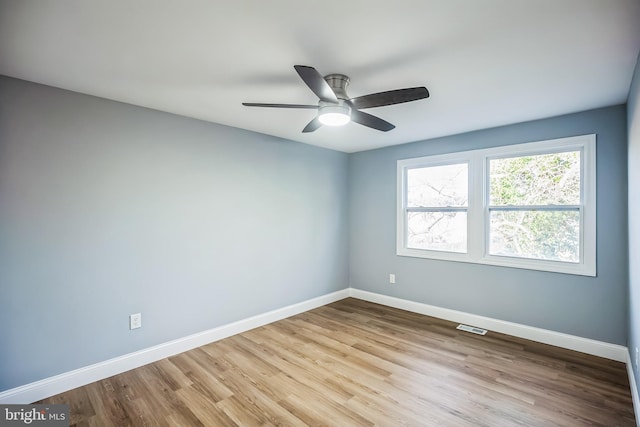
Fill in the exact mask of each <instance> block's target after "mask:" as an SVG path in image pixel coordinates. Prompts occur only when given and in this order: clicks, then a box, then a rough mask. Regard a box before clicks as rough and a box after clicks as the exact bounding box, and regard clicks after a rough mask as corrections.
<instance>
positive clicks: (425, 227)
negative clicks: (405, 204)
mask: <svg viewBox="0 0 640 427" xmlns="http://www.w3.org/2000/svg"><path fill="white" fill-rule="evenodd" d="M407 232H408V233H407V234H408V235H407V247H408V248H412V249H428V250H434V251H448V252H466V251H467V213H466V212H409V214H408V218H407Z"/></svg>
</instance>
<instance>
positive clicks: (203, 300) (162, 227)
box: [0, 77, 348, 391]
mask: <svg viewBox="0 0 640 427" xmlns="http://www.w3.org/2000/svg"><path fill="white" fill-rule="evenodd" d="M347 166H348V156H347V155H346V154H344V153H338V152H335V151H330V150H325V149H320V148H317V147H311V146H308V145H303V144H299V143H294V142H291V141H285V140H281V139H277V138H272V137H268V136H265V135H259V134H255V133H251V132H246V131H243V130H239V129H233V128H229V127H224V126H218V125H215V124H211V123H206V122H202V121H197V120H192V119H188V118H184V117H179V116H174V115H170V114H165V113H161V112H157V111H152V110H147V109H144V108H139V107H134V106H131V105H125V104H121V103H117V102H112V101H108V100H103V99H98V98H94V97H90V96H85V95H80V94H76V93H71V92H67V91H63V90H59V89H54V88H50V87H46V86H41V85H37V84H33V83H27V82H24V81H19V80H15V79H9V78H6V77H0V343H1V344H0V391H2V390H6V389H9V388H13V387H16V386H20V385H23V384H27V383H29V382H32V381H36V380H40V379H43V378H46V377H50V376H52V375H56V374H59V373H62V372H66V371H70V370H73V369H76V368H80V367H83V366H86V365H89V364H92V363H96V362H100V361H104V360H107V359H109V358H112V357H115V356H119V355H123V354H126V353H130V352H133V351H136V350H139V349H143V348H146V347H149V346H153V345H156V344H159V343H163V342H166V341H169V340H172V339H175V338H179V337H183V336H186V335H188V334H192V333H195V332H199V331H203V330H206V329H209V328H213V327H216V326H219V325H223V324H227V323H229V322H233V321H235V320H239V319H244V318H247V317H249V316H252V315H256V314H260V313H264V312H266V311H269V310H272V309H276V308H280V307H283V306H286V305H289V304H293V303H296V302H299V301H303V300H306V299H309V298H312V297H316V296H319V295H324V294H327V293H330V292H333V291H336V290H340V289H345V288H346V287H347V286H348V246H347V225H348V224H347V220H348V216H347V211H346V209H347V200H346V197H347V190H346V189H347ZM136 312H142V316H143V327H142V329H139V330H136V331H129V330H128V315H129V314H131V313H136Z"/></svg>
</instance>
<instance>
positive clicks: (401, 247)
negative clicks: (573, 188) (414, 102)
mask: <svg viewBox="0 0 640 427" xmlns="http://www.w3.org/2000/svg"><path fill="white" fill-rule="evenodd" d="M566 151H579V152H580V153H581V159H580V160H581V161H580V168H581V170H580V184H581V185H580V205H579V206H578V208H579V211H580V221H581V224H580V236H579V238H580V243H579V247H580V251H579V261H578V262H577V263H570V262H562V261H548V260H539V259H531V258H520V257H509V256H502V255H490V254H489V219H490V215H489V212H490V211H489V161H490V160H491V159H496V158H505V157H520V156H527V155H537V154H549V153H556V152H566ZM455 163H467V164H468V165H469V175H468V177H469V178H468V179H469V187H468V188H469V199H468V210H467V251H466V253H459V252H446V251H437V250H425V249H415V248H408V247H407V244H406V241H407V212H408V211H407V209H408V207H407V198H406V194H407V170H408V169H413V168H419V167H430V166H442V165H447V164H455ZM397 195H398V196H397V231H396V237H397V238H396V246H397V248H396V253H397V254H398V255H400V256H409V257H418V258H428V259H435V260H444V261H457V262H470V263H477V264H487V265H495V266H502V267H513V268H524V269H529V270H540V271H551V272H556V273H566V274H576V275H582V276H596V136H595V134H591V135H581V136H575V137H569V138H560V139H553V140H548V141H537V142H529V143H524V144H515V145H508V146H502V147H494V148H486V149H480V150H473V151H464V152H458V153H450V154H441V155H434V156H426V157H419V158H412V159H403V160H398V163H397Z"/></svg>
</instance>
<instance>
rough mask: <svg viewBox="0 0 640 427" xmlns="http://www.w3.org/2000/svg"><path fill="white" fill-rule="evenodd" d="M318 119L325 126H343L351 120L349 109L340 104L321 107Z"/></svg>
mask: <svg viewBox="0 0 640 427" xmlns="http://www.w3.org/2000/svg"><path fill="white" fill-rule="evenodd" d="M318 120H320V123H322V124H323V125H325V126H343V125H346V124H347V123H349V122H350V121H351V110H350V109H349V107H346V106H342V105H335V106H333V105H332V106H326V107H322V108H320V111H319V113H318Z"/></svg>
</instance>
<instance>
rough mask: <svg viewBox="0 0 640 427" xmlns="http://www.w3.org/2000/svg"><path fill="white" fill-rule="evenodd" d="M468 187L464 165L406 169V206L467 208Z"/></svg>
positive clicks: (466, 166)
mask: <svg viewBox="0 0 640 427" xmlns="http://www.w3.org/2000/svg"><path fill="white" fill-rule="evenodd" d="M468 186H469V179H468V165H467V164H466V163H462V164H454V165H445V166H429V167H422V168H413V169H408V170H407V206H408V207H446V206H454V207H461V206H467V203H468V199H469V197H468Z"/></svg>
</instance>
